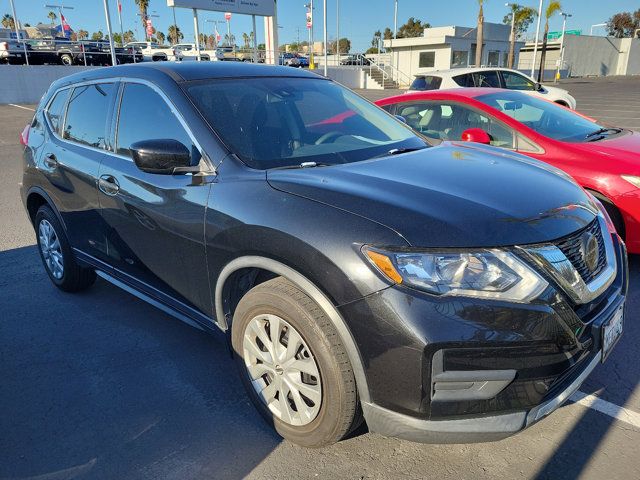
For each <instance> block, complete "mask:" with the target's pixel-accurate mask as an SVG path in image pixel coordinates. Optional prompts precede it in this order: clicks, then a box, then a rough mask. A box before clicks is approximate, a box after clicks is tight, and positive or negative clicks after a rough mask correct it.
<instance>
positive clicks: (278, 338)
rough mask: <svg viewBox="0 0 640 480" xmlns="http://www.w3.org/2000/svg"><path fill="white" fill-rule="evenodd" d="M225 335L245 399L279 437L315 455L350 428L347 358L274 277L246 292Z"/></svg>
mask: <svg viewBox="0 0 640 480" xmlns="http://www.w3.org/2000/svg"><path fill="white" fill-rule="evenodd" d="M231 332H232V333H231V337H232V344H233V349H234V352H235V354H236V355H235V358H236V361H237V365H238V368H239V370H240V375H241V377H242V381H243V383H244V386H245V388H246V390H247V393H248V394H249V397H250V398H251V400H252V402H253V404H254V405H255V406H256V408H257V409H258V410H259V411H260V413H261V414H262V415H263V417H264V418H265V419H266V420H267V421H268V423H270V424H271V425H273V426H274V428H275V429H276V431H277V432H278V433H279V434H280V435H282V436H283V437H284V438H286V439H287V440H289V441H291V442H293V443H296V444H298V445H302V446H305V447H322V446H326V445H330V444H332V443H335V442H337V441H339V440H340V439H342V438H343V437H344V436H345V435H346V434H347V433H349V431H350V430H352V429H353V428H355V427H357V424H358V423H359V421H360V420H359V419H360V416H359V414H358V413H359V410H358V396H357V391H356V384H355V379H354V375H353V370H352V367H351V364H350V362H349V358H348V356H347V352H346V350H345V348H344V346H343V345H342V343H341V341H340V337H339V335H338V333H337V331H336V330H335V327H334V326H333V324H332V323H331V321H330V320H329V318H328V317H327V316H326V315H325V313H324V312H323V311H322V310H321V309H320V307H318V305H317V304H316V303H315V302H314V301H313V300H312V299H311V298H310V297H308V296H307V295H306V294H305V293H304V292H302V291H301V290H300V289H298V288H297V287H296V286H295V285H293V284H292V283H291V282H289V281H287V280H285V279H284V278H282V277H278V278H275V279H273V280H269V281H268V282H265V283H262V284H260V285H258V286H256V287H254V288H252V289H251V290H250V291H249V292H248V293H247V294H245V296H244V297H243V298H242V299H241V300H240V303H239V304H238V307H237V309H236V311H235V313H234V316H233V324H232V328H231Z"/></svg>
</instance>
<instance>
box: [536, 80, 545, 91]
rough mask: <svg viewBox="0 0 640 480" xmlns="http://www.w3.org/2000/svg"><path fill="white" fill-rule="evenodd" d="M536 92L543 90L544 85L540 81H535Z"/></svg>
mask: <svg viewBox="0 0 640 480" xmlns="http://www.w3.org/2000/svg"><path fill="white" fill-rule="evenodd" d="M536 92H544V87H543V86H542V84H541V83H540V82H536Z"/></svg>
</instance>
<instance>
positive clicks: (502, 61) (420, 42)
mask: <svg viewBox="0 0 640 480" xmlns="http://www.w3.org/2000/svg"><path fill="white" fill-rule="evenodd" d="M510 34H511V26H510V25H503V24H499V23H489V22H485V23H484V31H483V50H482V66H493V67H502V66H506V65H507V57H508V55H509V37H510ZM476 35H477V29H476V28H475V27H473V28H469V27H458V26H448V27H432V28H425V29H424V34H423V36H422V37H414V38H397V39H391V40H385V41H384V48H385V50H386V52H387V53H388V54H390V56H391V63H392V64H393V65H394V67H395V68H397V69H398V70H400V71H401V72H403V73H404V74H407V75H409V76H413V75H416V74H420V73H428V72H432V71H434V70H448V69H450V68H458V67H470V66H475V61H476ZM523 45H524V42H516V45H515V55H516V60H515V64H516V65H517V62H518V53H519V50H520V48H521V47H522V46H523Z"/></svg>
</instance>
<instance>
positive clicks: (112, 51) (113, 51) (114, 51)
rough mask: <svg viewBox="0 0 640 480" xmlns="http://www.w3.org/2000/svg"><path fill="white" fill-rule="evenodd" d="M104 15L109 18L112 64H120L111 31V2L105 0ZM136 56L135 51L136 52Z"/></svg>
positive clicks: (108, 28)
mask: <svg viewBox="0 0 640 480" xmlns="http://www.w3.org/2000/svg"><path fill="white" fill-rule="evenodd" d="M104 17H105V19H106V20H107V34H108V35H109V50H111V65H113V66H115V65H117V64H118V62H117V60H116V49H115V48H114V46H113V34H112V33H111V17H110V15H109V4H108V3H107V0H104ZM134 56H135V52H134Z"/></svg>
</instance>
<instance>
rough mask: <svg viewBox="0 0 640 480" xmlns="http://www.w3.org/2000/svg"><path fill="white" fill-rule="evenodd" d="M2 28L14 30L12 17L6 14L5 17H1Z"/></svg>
mask: <svg viewBox="0 0 640 480" xmlns="http://www.w3.org/2000/svg"><path fill="white" fill-rule="evenodd" d="M2 26H3V27H4V28H14V22H13V17H12V16H11V15H9V14H8V13H5V15H4V16H3V17H2Z"/></svg>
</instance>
